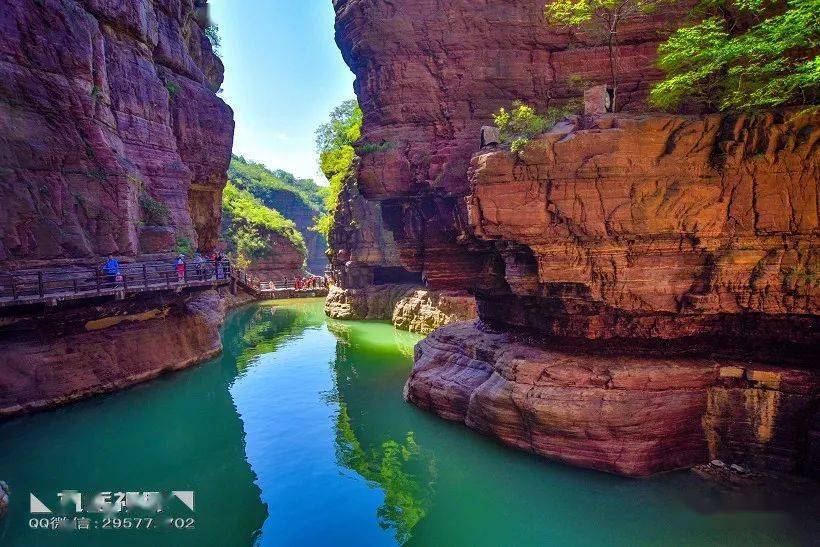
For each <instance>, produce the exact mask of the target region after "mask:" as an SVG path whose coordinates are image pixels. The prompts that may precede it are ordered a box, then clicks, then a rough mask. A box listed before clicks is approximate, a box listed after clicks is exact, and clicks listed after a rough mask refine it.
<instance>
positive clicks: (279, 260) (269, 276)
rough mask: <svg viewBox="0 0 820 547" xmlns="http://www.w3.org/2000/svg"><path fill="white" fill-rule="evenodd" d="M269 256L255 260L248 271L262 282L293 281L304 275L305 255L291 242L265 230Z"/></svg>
mask: <svg viewBox="0 0 820 547" xmlns="http://www.w3.org/2000/svg"><path fill="white" fill-rule="evenodd" d="M263 239H264V240H265V241H266V247H267V249H268V256H266V257H265V258H259V259H254V260H253V261H252V262H251V265H250V266H248V268H247V271H248V272H249V273H251V274H253V275H254V276H255V277H258V278H259V279H260V280H262V281H273V282H281V281H292V280H293V279H294V278H295V277H296V276H297V275H304V272H303V270H302V265H303V263H304V261H305V257H304V255H303V254H302V253H301V252H300V250H299V248H298V247H296V245H294V244H293V243H291V241H290V240H289V239H288V238H286V237H284V236H282V235H280V234H278V233H276V232H272V231H269V230H265V236H264V238H263Z"/></svg>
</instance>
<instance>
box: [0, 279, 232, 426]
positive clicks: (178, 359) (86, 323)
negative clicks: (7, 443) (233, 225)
mask: <svg viewBox="0 0 820 547" xmlns="http://www.w3.org/2000/svg"><path fill="white" fill-rule="evenodd" d="M236 303H237V304H241V301H240V300H236ZM228 304H230V301H228V300H227V299H225V298H223V297H222V296H221V295H220V294H219V293H218V292H217V291H214V290H209V291H205V292H201V293H198V294H193V295H188V296H183V295H163V296H155V297H149V298H144V299H135V300H128V301H122V302H114V303H109V304H104V305H100V306H93V307H89V306H84V307H81V308H74V309H66V310H60V311H57V312H50V313H45V314H38V315H29V316H22V317H17V318H11V317H7V318H5V319H4V322H3V325H2V327H3V328H2V329H0V418H3V417H8V416H12V415H16V414H23V413H27V412H34V411H38V410H43V409H46V408H51V407H55V406H58V405H62V404H65V403H69V402H72V401H75V400H79V399H83V398H86V397H90V396H92V395H97V394H101V393H107V392H111V391H116V390H119V389H122V388H125V387H128V386H131V385H134V384H137V383H141V382H145V381H148V380H151V379H153V378H156V377H157V376H159V375H161V374H164V373H166V372H172V371H176V370H182V369H184V368H187V367H190V366H192V365H194V364H197V363H200V362H202V361H205V360H207V359H210V358H212V357H214V356H216V355H218V354H219V353H220V352H221V350H222V342H221V338H220V332H219V331H220V327H221V326H222V322H223V320H224V317H225V311H226V305H228Z"/></svg>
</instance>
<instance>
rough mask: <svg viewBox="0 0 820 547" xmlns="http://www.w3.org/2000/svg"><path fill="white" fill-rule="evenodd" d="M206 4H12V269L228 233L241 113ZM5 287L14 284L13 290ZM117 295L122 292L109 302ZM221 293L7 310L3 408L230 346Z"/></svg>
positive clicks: (1, 71)
mask: <svg viewBox="0 0 820 547" xmlns="http://www.w3.org/2000/svg"><path fill="white" fill-rule="evenodd" d="M206 9H207V8H206V6H205V2H204V1H196V2H194V0H173V1H170V2H168V1H160V0H143V1H139V2H131V1H127V2H121V1H112V0H59V1H58V0H37V1H32V0H8V1H6V2H4V3H3V6H2V9H0V28H2V32H0V204H2V205H0V231H1V232H2V233H0V272H2V273H3V274H4V275H3V276H2V278H3V279H2V283H4V284H5V283H8V280H9V279H10V278H11V276H13V275H14V274H15V273H19V272H20V271H21V270H23V269H25V268H43V267H45V268H47V269H48V271H49V272H55V271H57V270H59V269H60V268H65V266H66V265H71V267H72V268H75V269H74V270H70V269H63V270H60V271H61V273H62V274H68V273H69V272H72V271H74V272H76V271H87V268H88V267H89V266H91V267H94V268H97V267H99V265H100V263H101V258H100V257H101V256H103V255H107V254H113V255H117V256H118V257H120V258H125V261H131V260H138V261H139V260H143V259H146V258H148V257H146V256H145V255H154V254H160V255H161V254H165V253H169V252H170V251H172V250H173V248H174V247H177V246H184V247H188V246H191V247H194V248H197V247H198V248H200V249H202V250H203V251H208V250H210V249H212V248H214V246H215V245H216V242H217V239H218V237H219V223H220V215H221V209H220V206H221V201H222V200H221V198H222V189H223V187H224V185H225V181H226V177H225V172H226V170H227V167H228V162H229V160H230V150H231V144H232V140H233V120H232V112H231V110H230V108H229V107H228V106H227V105H226V104H225V103H224V102H223V101H222V100H221V99H220V98H219V97H217V91H218V89H219V87H220V85H221V83H222V72H223V68H222V63H221V61H220V60H219V58H218V57H217V56H216V55H215V54H214V53H213V50H212V47H211V43H210V41H209V40H208V38H207V37H206V35H205V29H206V27H207V25H208V21H207V14H206V12H205V10H206ZM3 290H4V293H5V294H6V295H8V294H9V292H10V291H9V288H8V286H5V287H4V289H3ZM112 300H113V299H112ZM223 312H224V303H223V302H222V299H221V298H219V297H218V296H217V295H216V293H214V292H212V291H208V292H206V293H201V294H191V293H180V292H178V291H175V290H174V289H173V288H171V289H168V290H167V291H165V293H161V294H154V295H151V296H144V295H142V296H136V297H131V298H128V299H125V300H116V301H111V300H107V299H106V298H105V297H100V298H98V299H96V300H93V301H81V302H79V303H77V304H69V303H63V304H56V303H55V304H54V306H50V305H42V306H30V307H17V308H6V309H5V310H4V312H3V317H2V320H0V416H5V415H9V414H15V413H20V412H26V411H32V410H37V409H40V408H46V407H50V406H53V405H56V404H60V403H63V402H67V401H71V400H75V399H77V398H80V397H85V396H88V395H91V394H94V393H101V392H105V391H110V390H113V389H118V388H121V387H124V386H127V385H130V384H133V383H136V382H139V381H144V380H147V379H149V378H153V377H154V376H156V375H158V374H160V373H162V372H164V371H169V370H176V369H179V368H183V367H185V366H189V365H191V364H193V363H195V362H199V361H201V360H204V359H207V358H208V357H211V356H213V355H214V354H215V353H217V352H218V351H219V350H220V348H221V345H220V339H219V325H220V324H221V321H222V315H223Z"/></svg>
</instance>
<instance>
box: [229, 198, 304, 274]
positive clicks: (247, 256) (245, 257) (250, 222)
mask: <svg viewBox="0 0 820 547" xmlns="http://www.w3.org/2000/svg"><path fill="white" fill-rule="evenodd" d="M222 214H223V232H224V236H225V239H226V241H227V243H228V248H229V251H230V252H231V253H232V254H233V255H234V256H235V258H236V259H237V260H238V261H239V262H240V264H243V263H244V264H247V263H249V262H250V261H251V260H252V259H259V258H265V257H268V256H271V254H272V249H271V248H270V241H269V238H268V237H267V234H268V233H270V232H273V233H276V234H279V235H281V236H282V237H284V238H286V239H287V240H288V241H290V242H291V243H292V244H293V245H294V246H295V247H296V248H297V249H298V250H299V252H300V253H301V254H302V255H303V256H304V255H306V254H307V248H306V246H305V240H304V239H303V238H302V234H301V233H299V230H297V229H296V225H295V224H294V223H293V221H291V220H288V219H286V218H285V217H283V216H282V215H281V214H280V213H279V212H278V211H276V210H275V209H271V208H269V207H265V205H264V204H263V203H262V202H261V201H260V200H259V199H258V198H256V197H254V196H253V195H252V194H251V193H250V192H248V191H247V190H242V189H240V188H237V187H236V186H235V185H234V184H233V183H231V182H228V184H227V185H226V186H225V190H224V192H223V194H222Z"/></svg>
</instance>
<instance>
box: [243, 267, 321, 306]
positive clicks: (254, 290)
mask: <svg viewBox="0 0 820 547" xmlns="http://www.w3.org/2000/svg"><path fill="white" fill-rule="evenodd" d="M231 275H232V277H233V279H234V280H236V283H237V284H238V285H239V286H241V287H242V288H243V289H245V290H246V291H248V292H250V293H251V294H252V295H253V296H254V297H255V298H258V299H260V300H281V299H284V298H313V297H319V296H327V291H328V289H327V286H325V285H322V286H316V287H313V288H301V289H297V288H296V287H294V286H293V283H292V282H291V281H277V282H270V281H261V280H259V279H258V278H256V277H254V276H253V275H251V274H249V273H247V272H246V271H244V270H241V269H239V268H236V267H234V268H233V269H232V270H231Z"/></svg>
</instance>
